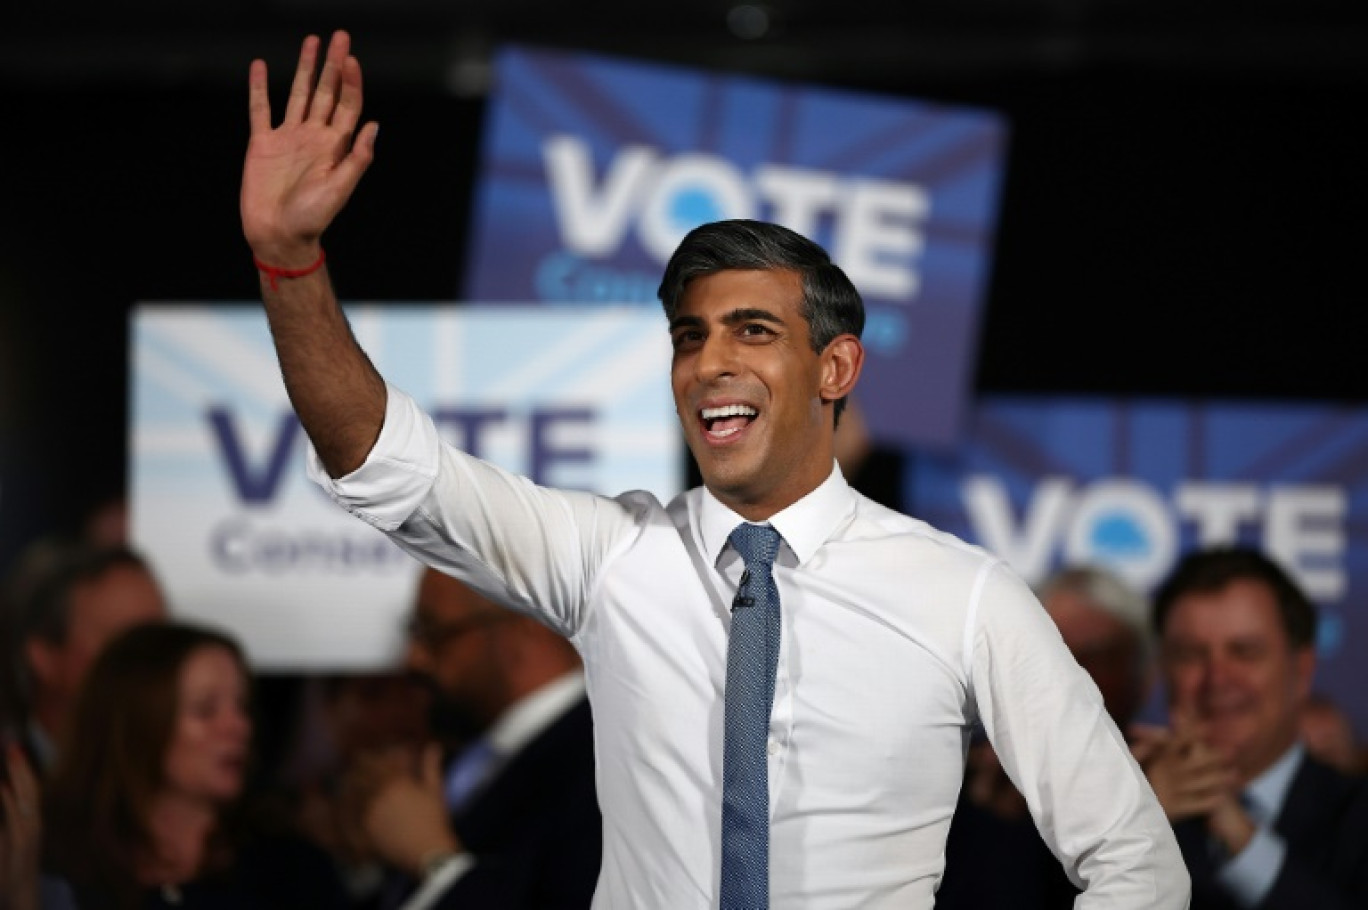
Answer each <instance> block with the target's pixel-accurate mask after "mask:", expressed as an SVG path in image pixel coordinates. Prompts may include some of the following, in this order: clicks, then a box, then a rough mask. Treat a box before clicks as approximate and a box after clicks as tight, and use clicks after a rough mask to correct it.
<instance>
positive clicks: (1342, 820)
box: [1175, 756, 1368, 910]
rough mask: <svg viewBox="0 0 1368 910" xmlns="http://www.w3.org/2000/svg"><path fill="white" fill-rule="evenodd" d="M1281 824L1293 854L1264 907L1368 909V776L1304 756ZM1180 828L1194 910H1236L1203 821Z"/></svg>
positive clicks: (1177, 828) (1276, 826) (1280, 817)
mask: <svg viewBox="0 0 1368 910" xmlns="http://www.w3.org/2000/svg"><path fill="white" fill-rule="evenodd" d="M1273 830H1274V831H1276V832H1277V833H1278V834H1279V835H1281V836H1282V838H1283V840H1284V841H1285V842H1286V843H1287V857H1286V859H1285V860H1284V861H1283V866H1282V869H1281V870H1280V871H1279V873H1278V877H1277V879H1275V880H1274V882H1273V887H1272V888H1271V889H1269V892H1268V895H1267V896H1266V897H1265V898H1264V900H1263V902H1262V903H1260V904H1259V905H1258V910H1349V908H1356V910H1364V908H1368V781H1365V780H1359V779H1353V778H1348V777H1345V776H1344V775H1342V774H1340V773H1339V772H1337V771H1335V770H1334V769H1332V768H1330V767H1328V766H1326V765H1323V764H1321V763H1320V762H1318V761H1315V760H1314V759H1312V758H1310V757H1309V756H1308V757H1306V758H1303V760H1302V763H1301V767H1299V768H1298V769H1297V774H1296V776H1295V777H1294V778H1293V779H1292V786H1291V787H1290V788H1289V789H1288V792H1287V799H1286V801H1285V802H1284V803H1283V808H1282V812H1281V813H1280V814H1279V815H1278V818H1277V820H1276V821H1275V822H1274V825H1273ZM1175 832H1176V833H1177V835H1178V845H1179V847H1181V848H1182V851H1183V859H1184V860H1186V861H1187V865H1188V871H1189V872H1190V873H1191V874H1192V910H1227V908H1229V910H1236V908H1238V906H1239V905H1237V904H1236V903H1235V902H1234V900H1233V899H1231V897H1230V896H1229V895H1228V894H1227V893H1226V891H1225V890H1224V889H1223V888H1222V887H1221V885H1220V884H1219V883H1218V882H1217V881H1216V879H1215V874H1216V869H1217V867H1216V866H1215V864H1214V863H1213V860H1212V856H1211V851H1210V849H1209V844H1208V840H1207V837H1206V831H1205V826H1204V823H1203V821H1202V820H1201V819H1191V820H1188V821H1185V822H1182V823H1180V824H1178V825H1177V826H1175Z"/></svg>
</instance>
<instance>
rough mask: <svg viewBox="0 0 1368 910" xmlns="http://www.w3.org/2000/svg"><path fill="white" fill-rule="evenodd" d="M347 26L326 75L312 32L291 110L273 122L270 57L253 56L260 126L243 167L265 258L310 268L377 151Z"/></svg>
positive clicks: (257, 245)
mask: <svg viewBox="0 0 1368 910" xmlns="http://www.w3.org/2000/svg"><path fill="white" fill-rule="evenodd" d="M350 45H351V39H350V37H349V36H348V35H347V33H346V32H342V31H339V32H335V33H334V34H333V36H332V40H331V41H330V42H329V44H328V52H327V57H326V59H325V60H324V62H323V68H322V71H321V72H319V74H318V80H317V82H316V83H315V81H314V71H315V68H316V66H317V61H318V51H319V46H320V41H319V39H318V38H317V37H316V36H313V35H310V36H309V37H307V38H305V39H304V47H303V49H302V50H301V51H300V54H299V65H298V67H297V68H296V70H295V75H294V83H293V84H292V85H291V87H290V97H289V101H288V102H287V103H286V106H285V115H284V118H283V119H282V120H281V123H280V125H279V126H278V127H272V125H271V103H270V100H269V98H268V97H267V91H266V89H267V77H266V64H265V62H264V61H261V60H253V61H252V66H251V71H250V75H249V79H248V88H249V93H248V110H249V113H250V116H251V126H252V134H251V141H250V142H249V143H248V146H247V159H246V162H245V163H244V165H243V171H242V195H241V199H240V205H241V210H242V229H243V233H244V235H246V238H247V242H248V244H250V245H251V247H252V251H253V252H254V253H255V254H256V256H257V258H258V259H260V260H262V261H264V262H269V263H271V264H272V265H275V266H279V267H281V268H302V267H305V266H307V265H309V264H311V263H312V262H314V261H315V260H317V258H318V255H319V239H320V238H321V237H322V235H323V231H324V230H325V229H327V227H328V225H330V224H331V223H332V221H333V219H334V218H335V217H336V216H337V213H338V212H339V211H341V210H342V207H343V206H344V205H345V204H346V202H347V200H348V199H349V198H350V197H351V194H352V191H353V190H355V189H356V185H357V183H358V182H360V180H361V175H362V174H364V173H365V171H366V168H367V167H369V166H370V163H371V160H372V158H373V157H374V153H375V134H376V131H377V130H378V126H377V125H376V124H375V123H374V122H371V123H367V124H366V125H365V126H363V127H362V128H361V130H360V131H359V132H357V131H356V127H357V124H358V123H359V122H360V119H361V64H360V63H359V62H357V59H356V58H355V57H353V56H351V53H350Z"/></svg>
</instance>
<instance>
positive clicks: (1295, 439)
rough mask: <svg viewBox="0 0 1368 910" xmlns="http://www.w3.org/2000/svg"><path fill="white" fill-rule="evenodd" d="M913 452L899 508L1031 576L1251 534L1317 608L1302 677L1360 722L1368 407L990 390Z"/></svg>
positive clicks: (1169, 556) (1112, 564)
mask: <svg viewBox="0 0 1368 910" xmlns="http://www.w3.org/2000/svg"><path fill="white" fill-rule="evenodd" d="M969 428H970V433H969V436H968V438H967V439H966V441H965V442H964V444H963V445H962V446H961V448H960V450H959V452H958V453H956V454H954V455H945V456H925V457H918V458H917V459H916V460H915V461H914V462H912V463H910V466H909V471H908V478H907V483H906V486H905V489H906V490H907V491H908V494H907V495H908V496H909V499H910V502H909V503H908V504H907V506H908V509H909V511H911V512H913V514H915V515H917V516H918V517H920V518H923V519H925V520H926V521H928V522H930V523H932V524H933V525H935V526H937V527H939V528H942V529H943V530H946V531H950V532H952V533H954V534H957V535H959V536H961V537H963V538H965V539H966V540H970V541H972V542H974V543H978V544H981V545H983V546H985V547H986V548H987V549H989V550H990V551H992V552H994V553H996V554H997V555H999V556H1001V557H1002V558H1003V559H1005V560H1006V561H1007V562H1008V563H1010V564H1011V565H1012V566H1013V567H1014V568H1015V569H1016V570H1017V571H1018V572H1020V573H1021V574H1022V576H1023V577H1024V578H1025V579H1026V580H1027V581H1028V582H1030V583H1031V584H1037V583H1039V582H1040V581H1042V580H1043V579H1044V578H1045V577H1046V575H1047V574H1048V573H1049V572H1051V571H1052V570H1054V569H1056V568H1058V567H1060V566H1061V565H1078V564H1094V565H1101V566H1104V567H1108V568H1111V569H1113V570H1115V571H1117V572H1118V573H1119V574H1120V575H1122V576H1123V577H1124V578H1126V579H1128V580H1129V581H1130V582H1131V583H1132V584H1133V585H1135V586H1136V587H1137V588H1138V589H1139V590H1141V591H1143V592H1145V593H1151V592H1152V591H1153V589H1154V587H1155V586H1156V585H1157V584H1158V583H1159V582H1160V581H1161V580H1162V579H1163V577H1164V576H1165V575H1166V574H1167V573H1168V571H1169V570H1170V569H1171V568H1172V567H1173V565H1174V563H1175V561H1176V560H1177V559H1178V558H1179V557H1180V556H1181V555H1182V554H1184V553H1186V552H1187V551H1189V550H1191V549H1194V548H1197V547H1206V546H1216V545H1221V544H1242V545H1248V546H1254V547H1258V548H1260V549H1261V550H1263V551H1264V552H1265V553H1267V554H1268V555H1269V556H1271V557H1273V558H1274V559H1276V560H1277V561H1278V562H1279V563H1280V564H1282V565H1283V566H1284V567H1285V568H1286V569H1287V570H1288V571H1289V573H1290V574H1291V575H1292V576H1293V577H1294V578H1295V579H1296V580H1297V581H1298V582H1299V583H1300V584H1301V586H1302V587H1303V588H1304V589H1305V591H1306V592H1307V594H1308V595H1310V597H1311V598H1312V599H1313V600H1314V601H1315V602H1316V603H1317V604H1318V606H1319V609H1320V622H1321V625H1320V635H1319V642H1318V650H1319V654H1320V666H1319V669H1318V670H1317V675H1316V688H1317V689H1319V690H1321V691H1323V692H1325V693H1327V694H1329V695H1331V696H1332V697H1333V698H1335V699H1336V700H1337V701H1339V702H1340V703H1341V704H1342V705H1343V706H1344V707H1345V708H1346V709H1347V710H1348V711H1349V712H1350V714H1351V716H1352V717H1353V718H1354V720H1355V723H1356V726H1357V728H1358V730H1359V731H1360V733H1365V732H1368V692H1365V690H1364V687H1363V682H1362V680H1363V667H1362V664H1361V663H1360V662H1359V659H1360V656H1361V655H1363V654H1365V653H1368V601H1366V600H1365V595H1368V410H1365V409H1362V408H1347V407H1335V406H1330V405H1294V404H1282V405H1265V404H1247V403H1246V404H1239V403H1187V402H1182V403H1180V402H1165V401H1083V400H1071V399H1025V398H994V399H991V400H988V401H986V402H983V403H981V404H980V405H979V406H978V407H977V408H976V409H975V412H974V415H973V417H972V419H971V420H970V423H969Z"/></svg>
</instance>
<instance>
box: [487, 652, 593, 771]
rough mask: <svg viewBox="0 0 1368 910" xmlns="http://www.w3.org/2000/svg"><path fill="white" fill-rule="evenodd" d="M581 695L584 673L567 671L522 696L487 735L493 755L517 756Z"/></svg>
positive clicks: (582, 695) (582, 694) (582, 692)
mask: <svg viewBox="0 0 1368 910" xmlns="http://www.w3.org/2000/svg"><path fill="white" fill-rule="evenodd" d="M583 697H584V674H583V673H582V672H580V671H579V670H575V671H573V672H571V673H567V674H566V675H564V676H562V677H561V678H560V679H557V680H555V681H554V682H549V683H547V684H546V685H544V686H542V687H541V688H540V689H538V690H537V691H535V692H533V693H532V694H531V695H525V696H523V698H521V699H520V700H519V701H517V702H516V703H515V704H514V705H513V706H512V707H511V708H509V709H508V710H507V711H505V712H504V713H503V714H502V715H501V716H500V717H499V719H498V720H497V721H495V723H494V726H493V727H491V728H490V729H489V733H488V734H487V736H486V738H487V739H488V740H489V744H490V746H492V747H493V749H494V753H495V754H496V755H501V756H503V757H505V758H508V757H511V756H513V755H516V754H517V753H518V752H520V751H521V750H522V748H523V746H525V745H527V744H528V743H529V742H531V741H532V740H533V739H536V737H537V736H538V735H539V734H540V733H541V732H542V731H543V730H545V729H546V728H547V727H549V726H551V725H552V724H553V723H555V722H556V720H557V719H559V718H560V716H561V715H562V714H564V713H565V712H566V711H569V710H570V707H571V706H572V705H574V704H575V703H576V702H577V701H579V700H580V699H581V698H583Z"/></svg>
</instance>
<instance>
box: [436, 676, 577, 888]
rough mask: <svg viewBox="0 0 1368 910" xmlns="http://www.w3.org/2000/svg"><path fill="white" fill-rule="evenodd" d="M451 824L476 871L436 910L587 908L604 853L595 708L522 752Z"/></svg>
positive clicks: (562, 722)
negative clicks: (596, 776)
mask: <svg viewBox="0 0 1368 910" xmlns="http://www.w3.org/2000/svg"><path fill="white" fill-rule="evenodd" d="M451 822H452V827H453V829H455V831H456V834H457V835H458V836H459V837H460V839H461V843H462V844H463V845H464V846H465V848H466V850H468V851H469V852H470V853H471V854H472V855H473V856H474V857H475V866H474V868H472V869H471V870H470V871H469V872H467V873H466V874H465V875H463V876H461V877H460V878H459V879H457V880H456V881H455V882H454V883H453V884H452V886H451V887H450V888H448V889H447V890H446V892H445V893H444V894H443V895H442V898H441V901H440V902H439V903H438V905H437V906H438V907H440V908H446V910H457V908H460V910H518V908H533V907H536V908H548V910H551V908H566V910H569V908H579V910H582V908H587V907H588V906H589V904H590V902H591V900H592V898H593V895H594V885H595V884H596V883H597V881H598V873H599V864H600V860H601V855H602V850H603V821H602V818H601V817H600V815H599V808H598V795H597V792H596V791H595V789H594V739H593V721H592V720H591V717H590V714H589V702H588V701H587V700H585V699H581V700H580V701H579V702H578V703H577V704H576V705H575V706H574V707H572V708H571V709H570V710H569V711H567V712H566V713H565V714H563V715H561V716H560V717H559V718H558V719H557V720H556V721H555V723H553V724H552V725H551V726H549V727H548V728H546V729H545V730H544V731H542V733H541V735H539V736H537V737H536V738H535V739H533V740H532V741H531V742H529V743H528V744H527V745H526V746H525V747H523V749H522V751H520V752H519V753H518V754H517V755H515V756H514V757H513V758H512V759H511V760H510V761H509V762H508V764H506V765H505V766H504V767H503V768H502V769H501V770H500V771H499V772H498V774H497V776H495V778H494V779H493V780H492V781H490V783H489V784H488V786H486V787H485V789H484V790H482V791H481V792H480V793H478V794H477V795H476V796H474V798H473V799H472V800H471V802H470V803H469V805H468V806H466V807H465V808H464V809H462V810H461V811H460V812H459V813H458V814H455V815H453V816H452V819H451Z"/></svg>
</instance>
